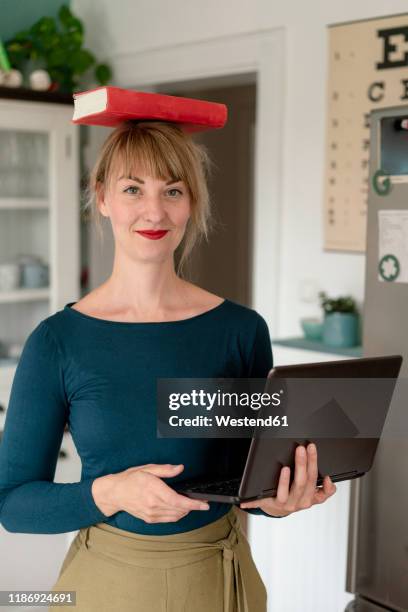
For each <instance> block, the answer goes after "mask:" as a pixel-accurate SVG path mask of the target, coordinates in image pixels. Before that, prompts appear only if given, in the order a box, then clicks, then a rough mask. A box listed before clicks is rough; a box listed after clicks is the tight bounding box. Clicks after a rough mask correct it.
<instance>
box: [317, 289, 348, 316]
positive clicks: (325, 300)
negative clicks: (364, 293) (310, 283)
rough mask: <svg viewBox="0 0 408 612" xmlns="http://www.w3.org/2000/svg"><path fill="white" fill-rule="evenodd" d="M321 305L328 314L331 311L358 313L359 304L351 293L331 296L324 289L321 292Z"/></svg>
mask: <svg viewBox="0 0 408 612" xmlns="http://www.w3.org/2000/svg"><path fill="white" fill-rule="evenodd" d="M319 299H320V305H321V307H322V308H323V310H324V312H325V313H326V314H330V313H331V312H350V313H357V305H356V302H355V300H354V298H352V297H351V295H347V296H343V297H338V298H329V297H328V296H327V294H326V293H325V292H324V291H320V292H319Z"/></svg>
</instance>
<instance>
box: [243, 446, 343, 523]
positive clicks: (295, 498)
mask: <svg viewBox="0 0 408 612" xmlns="http://www.w3.org/2000/svg"><path fill="white" fill-rule="evenodd" d="M317 477H318V468H317V449H316V445H315V444H309V445H308V446H307V450H306V449H305V447H304V446H301V445H299V446H298V447H297V448H296V453H295V476H294V479H293V482H292V486H291V487H290V489H289V482H290V468H289V467H287V466H285V467H283V468H282V469H281V473H280V476H279V484H278V490H277V492H276V497H264V498H263V499H256V500H254V501H250V502H243V503H241V504H240V508H261V510H263V511H264V512H266V513H267V514H270V515H271V516H276V517H278V516H288V515H289V514H292V512H297V511H298V510H306V509H307V508H310V507H311V506H314V505H315V504H322V503H323V502H325V501H326V500H327V499H328V498H329V497H331V496H332V495H333V494H334V493H335V492H336V485H335V484H333V483H332V481H331V479H330V476H325V478H324V480H323V487H321V488H320V487H317Z"/></svg>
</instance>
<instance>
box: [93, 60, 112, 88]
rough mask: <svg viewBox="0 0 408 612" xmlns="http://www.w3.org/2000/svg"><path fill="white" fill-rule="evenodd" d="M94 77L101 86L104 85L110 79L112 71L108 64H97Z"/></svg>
mask: <svg viewBox="0 0 408 612" xmlns="http://www.w3.org/2000/svg"><path fill="white" fill-rule="evenodd" d="M95 77H96V79H97V81H98V82H99V83H100V84H101V85H106V83H109V81H110V80H111V78H112V70H111V69H110V66H108V64H98V65H97V66H96V67H95Z"/></svg>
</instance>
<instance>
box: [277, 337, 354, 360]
mask: <svg viewBox="0 0 408 612" xmlns="http://www.w3.org/2000/svg"><path fill="white" fill-rule="evenodd" d="M274 344H277V345H280V346H287V347H290V348H297V349H304V350H306V351H317V352H319V353H330V354H332V355H347V356H348V357H362V355H363V347H362V346H352V347H350V348H340V347H337V346H327V344H323V342H317V341H314V340H307V338H304V337H299V338H278V339H276V340H272V348H273V345H274Z"/></svg>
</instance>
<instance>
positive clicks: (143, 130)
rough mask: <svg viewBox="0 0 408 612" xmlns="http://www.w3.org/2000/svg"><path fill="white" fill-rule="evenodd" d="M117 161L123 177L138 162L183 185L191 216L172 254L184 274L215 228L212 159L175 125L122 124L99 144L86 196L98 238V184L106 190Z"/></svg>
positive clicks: (148, 170)
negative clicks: (195, 251)
mask: <svg viewBox="0 0 408 612" xmlns="http://www.w3.org/2000/svg"><path fill="white" fill-rule="evenodd" d="M118 163H122V164H123V168H122V169H123V170H124V174H125V176H130V174H131V172H132V169H133V167H134V165H135V163H137V166H138V168H141V170H142V171H144V172H145V173H146V174H148V175H149V176H152V177H154V178H158V179H161V180H166V179H172V180H174V181H176V180H177V181H179V180H181V181H184V183H185V184H186V186H187V188H188V191H189V196H190V204H191V214H190V218H189V220H188V222H187V226H186V230H185V233H184V236H183V239H182V241H181V242H180V244H179V246H178V247H177V249H176V252H175V254H176V255H177V256H179V263H178V266H177V274H178V275H180V276H182V275H183V271H184V266H185V264H186V262H187V261H188V260H189V258H190V256H191V252H192V250H193V248H194V246H195V245H197V244H198V243H199V242H200V241H201V240H202V239H203V238H205V239H206V240H208V235H209V232H210V230H211V229H212V227H213V219H212V218H211V210H210V197H209V192H208V186H207V178H208V177H209V175H210V172H211V170H212V162H211V160H210V158H209V155H208V153H207V150H206V148H205V147H204V145H202V144H198V143H196V142H194V141H193V139H192V137H191V136H190V135H189V134H187V133H186V132H185V131H183V130H182V129H181V128H180V127H179V126H177V125H176V124H174V123H167V122H164V121H147V120H145V121H133V120H131V121H126V122H123V123H121V124H120V125H119V126H118V127H117V128H116V129H115V130H114V131H113V132H112V133H111V134H110V135H109V136H108V138H107V139H106V140H105V142H104V144H103V145H102V148H101V150H100V152H99V155H98V158H97V160H96V163H95V165H94V167H93V169H92V171H91V172H90V175H89V181H88V185H87V187H86V189H85V194H84V195H85V200H84V204H83V211H84V213H85V216H86V217H88V216H90V217H91V219H92V220H93V221H95V222H96V226H97V227H98V231H99V235H100V238H101V240H102V239H103V228H102V225H101V218H102V216H103V215H102V214H101V212H100V210H99V208H98V205H97V198H98V189H99V187H100V186H101V185H102V186H104V187H105V188H109V185H110V181H111V179H112V174H113V170H114V168H115V167H117V164H118ZM89 213H90V215H89Z"/></svg>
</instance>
